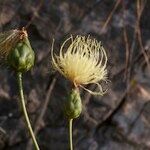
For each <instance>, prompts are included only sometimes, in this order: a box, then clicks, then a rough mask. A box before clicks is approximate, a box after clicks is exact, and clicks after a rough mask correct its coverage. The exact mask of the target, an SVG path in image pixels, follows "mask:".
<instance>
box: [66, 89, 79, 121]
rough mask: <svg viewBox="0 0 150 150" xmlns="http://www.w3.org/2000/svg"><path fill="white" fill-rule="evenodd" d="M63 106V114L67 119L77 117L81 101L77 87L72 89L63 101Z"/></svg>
mask: <svg viewBox="0 0 150 150" xmlns="http://www.w3.org/2000/svg"><path fill="white" fill-rule="evenodd" d="M64 108H65V109H64V112H65V115H66V117H68V118H69V119H74V118H77V117H79V115H80V114H81V112H82V102H81V97H80V93H79V91H78V89H72V91H71V92H70V94H69V95H68V98H67V100H66V101H65V106H64Z"/></svg>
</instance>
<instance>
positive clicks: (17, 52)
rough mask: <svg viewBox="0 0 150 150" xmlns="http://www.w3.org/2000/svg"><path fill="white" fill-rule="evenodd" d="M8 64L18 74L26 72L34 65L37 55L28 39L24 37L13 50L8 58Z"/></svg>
mask: <svg viewBox="0 0 150 150" xmlns="http://www.w3.org/2000/svg"><path fill="white" fill-rule="evenodd" d="M7 60H8V64H9V65H10V66H11V67H13V68H14V69H15V70H16V71H17V72H26V71H28V70H30V69H31V67H32V66H33V65H34V60H35V54H34V51H33V50H32V48H31V45H30V42H29V40H28V38H27V37H24V38H23V39H22V40H20V42H18V43H17V44H16V46H15V47H14V48H13V49H12V50H11V52H10V53H9V55H8V57H7Z"/></svg>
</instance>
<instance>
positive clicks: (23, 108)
mask: <svg viewBox="0 0 150 150" xmlns="http://www.w3.org/2000/svg"><path fill="white" fill-rule="evenodd" d="M17 80H18V86H19V94H20V100H21V107H22V110H23V113H24V117H25V122H26V125H27V128H28V130H29V133H30V136H31V138H32V141H33V143H34V146H35V149H36V150H40V148H39V146H38V143H37V141H36V138H35V136H34V133H33V130H32V127H31V123H30V120H29V117H28V113H27V110H26V106H25V99H24V94H23V85H22V73H21V72H18V73H17Z"/></svg>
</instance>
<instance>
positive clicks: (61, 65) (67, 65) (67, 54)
mask: <svg viewBox="0 0 150 150" xmlns="http://www.w3.org/2000/svg"><path fill="white" fill-rule="evenodd" d="M69 41H71V44H70V45H69V46H68V42H69ZM53 44H54V42H53ZM53 44H52V51H51V53H52V64H53V67H54V69H56V70H58V71H59V72H60V73H61V74H62V75H63V76H64V77H66V78H67V79H68V80H70V81H71V82H73V84H74V86H75V87H81V88H83V89H84V90H86V91H88V92H90V93H91V94H95V95H102V94H104V93H105V92H106V91H103V90H102V86H101V84H100V83H99V82H101V81H107V70H106V65H107V55H106V52H105V49H104V48H103V46H102V45H101V42H98V41H97V40H96V39H91V38H90V37H89V36H88V37H87V38H86V37H84V36H76V38H75V39H73V37H72V36H71V37H70V38H68V39H67V40H66V41H65V42H64V43H63V44H62V46H61V48H60V52H59V56H57V55H54V52H53ZM66 46H67V47H66ZM64 49H66V51H65V50H64ZM87 84H96V85H97V87H98V88H99V91H98V92H96V91H91V90H89V89H87V88H85V87H84V85H87Z"/></svg>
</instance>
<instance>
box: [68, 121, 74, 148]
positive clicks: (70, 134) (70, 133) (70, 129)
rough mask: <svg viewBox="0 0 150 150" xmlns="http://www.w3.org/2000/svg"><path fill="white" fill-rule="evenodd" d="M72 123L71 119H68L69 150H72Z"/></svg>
mask: <svg viewBox="0 0 150 150" xmlns="http://www.w3.org/2000/svg"><path fill="white" fill-rule="evenodd" d="M72 121H73V119H69V144H70V150H73V144H72Z"/></svg>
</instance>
